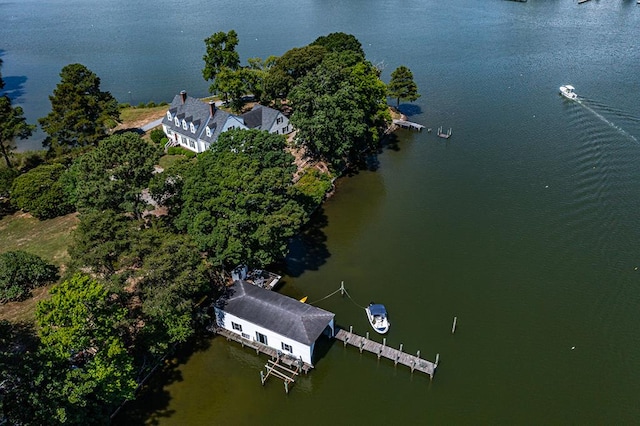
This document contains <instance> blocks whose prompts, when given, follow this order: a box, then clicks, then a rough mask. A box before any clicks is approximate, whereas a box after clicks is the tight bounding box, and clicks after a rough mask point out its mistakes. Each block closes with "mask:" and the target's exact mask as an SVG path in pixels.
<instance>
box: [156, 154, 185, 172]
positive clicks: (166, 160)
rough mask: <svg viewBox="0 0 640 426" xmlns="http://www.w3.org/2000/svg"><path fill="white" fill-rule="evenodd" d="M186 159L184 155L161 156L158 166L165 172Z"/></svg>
mask: <svg viewBox="0 0 640 426" xmlns="http://www.w3.org/2000/svg"><path fill="white" fill-rule="evenodd" d="M184 158H186V157H185V156H184V155H163V156H162V157H160V161H158V163H159V166H160V167H162V168H163V169H164V170H167V169H168V168H169V167H171V166H173V165H174V164H175V163H177V162H178V161H179V160H181V159H184Z"/></svg>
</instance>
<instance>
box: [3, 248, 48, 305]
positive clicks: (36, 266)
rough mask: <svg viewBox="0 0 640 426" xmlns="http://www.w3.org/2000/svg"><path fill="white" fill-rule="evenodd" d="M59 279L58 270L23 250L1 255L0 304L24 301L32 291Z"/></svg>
mask: <svg viewBox="0 0 640 426" xmlns="http://www.w3.org/2000/svg"><path fill="white" fill-rule="evenodd" d="M57 279H58V268H57V267H56V266H55V265H52V264H50V263H47V262H45V261H44V260H43V259H42V258H41V257H39V256H36V255H35V254H31V253H27V252H24V251H22V250H17V251H9V252H6V253H2V254H0V304H2V303H6V302H10V301H14V300H22V299H24V298H25V297H27V296H28V295H29V293H30V292H31V289H33V288H36V287H40V286H42V285H45V284H47V283H50V282H53V281H55V280H57Z"/></svg>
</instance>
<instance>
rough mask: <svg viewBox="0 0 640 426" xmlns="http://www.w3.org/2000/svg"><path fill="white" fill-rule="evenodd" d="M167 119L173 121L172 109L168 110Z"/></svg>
mask: <svg viewBox="0 0 640 426" xmlns="http://www.w3.org/2000/svg"><path fill="white" fill-rule="evenodd" d="M167 120H169V121H171V111H167Z"/></svg>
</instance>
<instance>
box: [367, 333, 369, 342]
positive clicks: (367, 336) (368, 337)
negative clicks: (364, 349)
mask: <svg viewBox="0 0 640 426" xmlns="http://www.w3.org/2000/svg"><path fill="white" fill-rule="evenodd" d="M367 340H369V332H368V331H367Z"/></svg>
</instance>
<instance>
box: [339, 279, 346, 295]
mask: <svg viewBox="0 0 640 426" xmlns="http://www.w3.org/2000/svg"><path fill="white" fill-rule="evenodd" d="M344 291H345V290H344V281H342V282H341V283H340V295H341V296H344Z"/></svg>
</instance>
